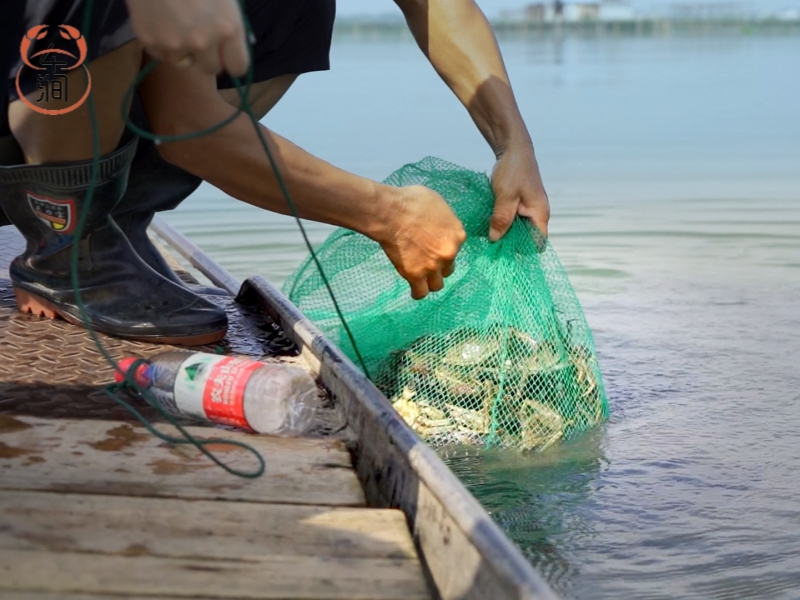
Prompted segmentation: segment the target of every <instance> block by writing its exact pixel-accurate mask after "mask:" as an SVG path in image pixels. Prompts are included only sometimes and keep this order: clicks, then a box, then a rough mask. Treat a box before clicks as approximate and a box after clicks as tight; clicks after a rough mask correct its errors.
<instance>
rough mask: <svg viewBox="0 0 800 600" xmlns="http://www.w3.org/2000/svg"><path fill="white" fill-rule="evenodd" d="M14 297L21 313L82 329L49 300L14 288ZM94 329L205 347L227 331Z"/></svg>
mask: <svg viewBox="0 0 800 600" xmlns="http://www.w3.org/2000/svg"><path fill="white" fill-rule="evenodd" d="M14 296H15V297H16V299H17V308H18V310H19V311H20V312H21V313H29V314H32V315H34V316H38V317H45V318H47V319H57V318H58V317H61V318H62V319H64V320H65V321H67V322H68V323H72V324H73V325H77V326H78V327H84V324H83V322H82V321H81V320H80V319H76V318H75V317H73V316H72V315H70V314H69V313H65V312H63V311H62V310H60V309H59V308H58V307H57V306H56V305H55V304H53V303H52V302H50V301H49V300H45V299H44V298H42V297H40V296H37V295H35V294H32V293H30V292H29V291H27V290H23V289H21V288H18V287H16V286H14ZM95 329H96V330H97V331H101V332H103V333H106V334H108V335H113V336H114V337H118V338H123V339H126V340H133V341H136V342H148V343H151V344H173V345H176V346H205V345H208V344H213V343H215V342H218V341H220V340H221V339H222V338H224V337H225V334H226V333H227V329H222V330H220V331H214V332H212V333H204V334H202V335H194V336H180V337H175V336H161V335H150V336H148V335H142V336H137V335H125V334H120V333H111V332H108V331H103V330H102V329H98V328H96V327H95Z"/></svg>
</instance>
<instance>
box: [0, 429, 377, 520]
mask: <svg viewBox="0 0 800 600" xmlns="http://www.w3.org/2000/svg"><path fill="white" fill-rule="evenodd" d="M159 428H163V430H164V431H167V430H168V428H167V427H166V426H159ZM188 430H189V431H190V432H191V433H192V434H193V435H195V436H197V437H201V438H202V437H205V438H210V437H226V438H230V439H235V440H238V441H241V442H245V443H247V444H250V445H252V446H253V447H255V448H256V449H257V450H259V451H260V452H261V453H262V455H263V456H264V459H265V461H266V463H267V470H266V473H265V475H263V476H262V477H260V478H258V479H254V480H245V479H241V478H239V477H235V476H233V475H229V474H227V473H225V472H223V471H222V470H221V469H220V468H219V467H217V466H216V465H214V464H213V463H212V462H211V461H209V460H208V459H207V458H206V457H204V456H203V455H202V454H201V453H200V452H199V451H198V450H196V449H195V448H193V447H189V446H172V445H170V444H166V443H164V442H162V441H160V440H158V439H157V438H155V437H154V436H152V435H150V434H149V433H148V432H147V431H146V430H145V429H143V428H140V427H136V426H132V425H129V424H120V423H118V422H112V421H76V420H68V419H63V420H54V419H40V418H34V417H13V418H11V417H8V416H3V415H0V489H6V490H26V489H27V490H48V491H61V492H76V493H99V494H114V495H127V496H158V497H175V498H203V499H225V500H246V501H252V502H268V503H269V502H272V503H284V504H317V505H339V506H363V505H364V493H363V491H362V489H361V486H360V484H359V482H358V479H357V478H356V476H355V473H354V472H353V468H352V462H351V458H350V455H349V453H348V452H347V450H346V449H345V447H344V444H343V443H342V442H340V441H334V440H322V439H288V438H278V437H268V436H257V435H248V434H245V433H241V432H230V431H221V430H217V429H211V428H207V427H189V428H188ZM211 449H212V450H213V451H215V452H216V453H217V454H218V456H219V457H220V458H221V459H222V460H224V461H225V462H226V463H228V464H229V465H232V466H235V467H237V468H240V469H247V470H252V469H253V468H254V466H255V464H256V463H255V459H254V458H253V456H252V454H250V453H249V452H246V451H244V450H239V449H234V448H232V447H230V446H223V445H217V444H215V445H213V446H212V447H211Z"/></svg>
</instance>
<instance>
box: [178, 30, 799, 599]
mask: <svg viewBox="0 0 800 600" xmlns="http://www.w3.org/2000/svg"><path fill="white" fill-rule="evenodd" d="M502 46H503V49H504V51H505V53H506V57H507V62H508V68H509V72H510V74H511V77H512V82H513V84H514V86H515V89H516V92H517V95H518V99H519V103H520V106H521V109H522V111H523V114H524V116H525V118H526V121H527V122H528V123H529V125H530V128H531V131H532V134H533V136H534V141H535V143H536V147H537V152H538V155H539V158H540V162H541V167H542V173H543V176H544V178H545V183H546V185H547V189H548V191H549V193H550V197H551V202H552V206H553V220H552V228H551V235H552V237H551V239H552V242H553V245H554V247H555V249H556V251H557V252H558V253H559V255H560V257H561V259H562V261H563V263H564V264H565V266H566V267H567V269H568V271H569V273H570V276H571V279H572V282H573V284H574V285H575V288H576V290H577V292H578V295H579V297H580V298H581V301H582V302H583V306H584V309H585V311H586V314H587V318H588V320H589V323H590V325H591V326H592V327H593V329H594V331H595V337H596V342H597V346H598V350H599V354H600V363H601V367H602V368H603V371H604V374H605V380H606V384H607V387H608V391H609V395H610V403H611V410H612V418H611V421H610V423H608V424H607V426H606V427H604V428H603V429H602V430H599V431H597V432H594V433H593V434H591V435H589V436H587V437H585V438H583V439H580V440H577V441H575V442H573V443H570V444H569V445H565V446H562V447H559V448H554V449H552V450H550V451H548V452H546V453H544V454H540V455H530V456H519V455H517V454H515V453H508V452H506V453H502V452H491V453H479V454H478V455H476V456H466V457H463V456H462V457H457V458H448V459H447V460H448V462H449V464H450V466H451V467H452V468H453V469H454V470H455V471H456V472H457V473H458V474H459V475H460V476H461V477H462V479H463V480H464V481H465V483H466V484H467V485H468V486H469V487H470V488H471V489H472V491H473V492H474V493H475V494H476V496H477V497H478V498H479V499H480V500H481V501H482V502H483V503H484V505H485V506H486V507H487V508H488V509H489V510H490V511H491V513H492V514H493V516H494V517H495V518H496V520H497V521H498V522H499V523H500V524H501V526H503V527H504V528H505V529H506V531H507V532H508V534H509V535H510V537H511V538H512V539H514V541H515V542H516V543H517V544H519V546H520V547H521V548H522V550H523V552H524V553H525V555H526V556H528V557H529V559H530V560H531V562H532V563H533V564H534V565H535V566H536V567H537V568H538V569H539V570H540V571H541V572H542V573H543V574H544V575H545V577H546V578H547V579H548V581H550V583H551V584H552V585H553V587H554V588H555V589H556V590H558V591H559V592H560V593H561V594H563V595H564V596H565V597H569V598H675V597H681V598H718V599H723V598H798V597H800V486H798V485H797V472H798V470H799V469H800V444H798V434H797V430H798V428H799V427H800V369H799V368H798V358H797V357H798V356H800V300H799V299H800V108H798V107H800V38H798V36H797V35H796V34H794V35H775V36H766V35H760V34H755V35H747V36H741V35H729V34H726V35H707V36H694V37H686V36H683V37H682V36H673V37H633V36H627V37H612V36H591V35H586V36H582V37H579V36H572V37H570V36H567V37H561V38H559V37H556V36H545V37H532V38H528V39H516V40H503V41H502ZM332 62H333V71H332V72H331V73H326V74H315V75H309V76H305V77H303V78H301V79H300V80H299V81H298V83H297V84H296V86H295V87H294V88H293V89H292V90H291V91H290V92H289V94H288V95H287V97H286V98H285V100H284V101H283V103H282V104H281V105H279V106H278V107H277V108H276V109H275V111H274V113H273V114H272V115H270V117H269V118H268V119H267V121H266V122H267V124H268V125H270V126H271V127H272V128H274V129H275V130H276V131H277V132H279V133H281V134H283V135H285V136H287V137H289V138H290V139H292V140H293V141H295V142H297V143H299V144H300V145H302V146H303V147H305V148H306V149H308V150H310V151H312V152H314V153H316V154H318V155H319V156H321V157H323V158H325V159H327V160H329V161H331V162H333V163H334V164H336V165H339V166H342V167H344V168H347V169H350V170H353V171H355V172H357V173H360V174H363V175H366V176H370V177H373V178H383V177H384V176H386V175H388V174H389V173H390V172H392V171H393V170H395V169H396V168H397V167H399V166H400V165H402V164H404V163H407V162H412V161H416V160H418V159H419V158H421V157H423V156H425V155H435V156H440V157H442V158H445V159H447V160H450V161H452V162H455V163H458V164H462V165H464V166H467V167H470V168H474V169H482V170H489V169H490V168H491V165H492V156H491V153H490V152H489V150H488V148H487V147H486V145H485V142H484V141H483V140H482V138H481V137H480V135H479V134H478V133H477V132H476V131H475V130H474V128H472V127H471V126H470V122H469V119H468V116H467V115H466V113H465V111H464V110H463V109H461V108H460V107H459V105H458V104H457V103H456V102H455V101H454V100H453V99H452V98H451V97H450V96H449V93H448V92H447V90H446V89H445V88H444V87H443V86H442V85H441V84H440V83H439V82H438V80H437V78H436V75H435V74H434V73H433V71H432V69H431V68H430V67H429V66H428V65H427V64H426V63H425V62H424V61H423V60H422V58H421V55H419V53H418V51H417V50H416V48H415V47H414V46H413V45H412V44H411V43H410V42H409V41H408V40H406V41H403V40H391V41H386V40H384V41H382V40H380V39H369V40H357V39H350V38H345V39H341V38H340V39H338V40H337V41H336V45H335V48H334V52H333V56H332ZM168 219H169V220H170V221H171V222H172V223H174V224H176V225H177V226H179V227H180V228H181V229H182V230H183V231H184V232H185V233H186V234H187V235H189V237H191V238H192V239H193V240H194V241H196V242H197V243H198V244H199V245H200V246H201V247H202V248H204V249H205V250H206V251H207V252H209V254H211V256H212V257H214V258H216V259H217V260H218V261H219V262H220V263H221V264H223V265H224V266H225V267H227V268H228V269H229V270H231V271H232V272H233V273H234V274H235V275H237V276H238V277H240V278H244V277H246V276H248V275H251V274H255V273H258V274H261V275H265V276H267V277H268V278H270V279H272V280H273V281H274V282H276V283H278V284H280V283H281V282H282V281H283V279H284V278H285V277H286V276H287V274H288V273H290V272H291V271H292V270H293V268H294V267H295V266H296V265H297V264H298V263H299V261H300V260H301V259H302V257H303V256H304V255H305V250H304V248H303V247H302V242H301V239H300V236H299V234H298V233H297V231H296V226H295V225H294V224H293V223H292V222H291V221H290V220H288V219H285V218H283V217H277V216H273V215H269V214H267V213H264V212H261V211H259V210H257V209H253V208H251V207H247V206H244V205H241V204H239V203H237V202H235V201H233V200H231V199H227V198H225V197H224V195H223V194H221V193H220V192H218V191H216V190H214V189H212V188H206V187H204V188H201V190H199V191H198V193H196V194H195V196H194V197H193V198H191V199H190V200H189V201H187V202H186V203H185V204H184V205H183V206H182V207H181V208H180V209H179V210H178V211H176V212H175V213H173V214H171V215H169V217H168ZM309 230H310V233H311V237H312V240H314V242H315V243H319V242H321V241H322V240H323V239H324V238H325V236H326V235H327V233H328V232H329V231H330V228H328V227H326V226H322V225H318V224H312V225H310V226H309Z"/></svg>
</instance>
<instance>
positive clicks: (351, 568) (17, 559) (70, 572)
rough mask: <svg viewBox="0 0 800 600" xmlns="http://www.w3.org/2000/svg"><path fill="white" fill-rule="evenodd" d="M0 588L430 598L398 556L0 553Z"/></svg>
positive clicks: (355, 599)
mask: <svg viewBox="0 0 800 600" xmlns="http://www.w3.org/2000/svg"><path fill="white" fill-rule="evenodd" d="M0 590H15V591H20V590H31V591H37V592H63V593H66V594H69V593H73V594H79V593H84V594H99V593H102V594H107V595H109V596H110V595H122V594H138V595H140V596H152V595H160V596H173V597H185V598H264V599H275V598H286V599H288V598H293V599H298V600H299V599H314V600H338V599H342V600H344V599H347V600H359V599H365V600H366V599H371V600H395V599H398V600H399V599H401V598H402V599H403V600H415V599H422V598H430V595H429V593H428V590H427V588H426V587H425V583H424V581H423V578H422V576H421V573H420V569H419V565H416V564H415V563H414V562H413V561H409V560H405V559H397V560H392V559H350V558H320V557H305V556H289V557H287V556H269V557H265V560H263V561H255V562H252V561H245V560H237V561H221V560H219V561H213V562H210V561H207V560H205V561H203V560H191V559H175V558H163V557H149V556H139V557H127V556H108V555H103V554H77V553H54V552H36V551H19V550H0Z"/></svg>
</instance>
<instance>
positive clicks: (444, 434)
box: [284, 158, 608, 450]
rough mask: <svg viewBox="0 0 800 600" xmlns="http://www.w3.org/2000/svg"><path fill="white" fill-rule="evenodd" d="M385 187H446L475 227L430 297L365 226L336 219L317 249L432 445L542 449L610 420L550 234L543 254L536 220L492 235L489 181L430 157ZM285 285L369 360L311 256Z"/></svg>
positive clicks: (374, 370) (409, 418) (389, 392)
mask: <svg viewBox="0 0 800 600" xmlns="http://www.w3.org/2000/svg"><path fill="white" fill-rule="evenodd" d="M385 183H387V184H389V185H394V186H406V185H412V184H421V185H424V186H427V187H429V188H431V189H433V190H435V191H437V192H439V194H441V195H442V196H443V197H444V198H445V200H446V201H447V202H448V203H449V204H450V206H451V207H452V208H453V211H454V212H455V214H456V215H457V216H458V218H459V219H461V221H462V223H463V224H464V228H465V230H466V232H467V240H466V242H465V243H464V245H463V246H462V248H461V251H460V253H459V255H458V258H457V259H456V271H455V273H454V274H453V275H451V276H450V277H449V278H448V279H447V280H446V282H445V288H444V290H442V291H440V292H437V293H434V294H430V295H429V296H428V297H427V298H425V299H424V300H420V301H417V300H413V299H412V298H411V296H410V292H409V287H408V284H407V283H406V281H405V280H403V279H402V278H401V277H400V276H399V275H398V274H397V272H396V271H395V269H394V267H393V266H392V264H391V263H390V262H389V259H388V258H386V256H385V255H384V253H383V251H382V249H381V247H380V246H379V245H378V244H377V243H376V242H373V241H372V240H370V239H368V238H366V237H364V236H362V235H360V234H357V233H354V232H353V231H350V230H346V229H339V230H337V231H335V232H334V233H333V234H332V235H331V236H330V237H329V238H328V239H327V240H326V242H325V243H324V244H323V245H322V247H321V248H320V249H319V251H318V252H317V257H318V260H319V262H320V264H321V265H322V268H323V270H324V272H325V275H326V276H327V278H328V281H329V283H330V285H331V287H332V289H333V292H334V294H335V296H336V299H337V301H338V303H339V306H340V308H341V310H342V312H343V314H344V317H345V319H346V321H347V324H348V325H349V327H350V330H351V332H352V334H353V337H354V339H355V341H356V345H357V346H358V350H359V353H360V355H361V357H362V358H363V365H362V368H363V367H366V369H367V371H368V375H369V376H370V378H371V379H372V380H373V381H374V383H375V384H376V385H377V386H378V387H379V388H380V389H381V391H383V392H384V393H385V394H386V396H387V397H388V398H389V400H390V401H391V402H392V405H393V406H394V408H395V409H396V410H397V412H398V413H399V414H400V415H401V416H402V417H403V418H404V419H405V420H406V422H407V423H408V424H409V425H410V426H411V427H412V428H413V429H414V430H415V431H416V432H417V433H419V434H420V435H421V436H422V437H423V438H424V439H426V440H427V441H428V442H429V443H431V444H432V445H436V446H441V445H451V444H453V445H461V444H470V445H484V446H506V447H516V448H520V449H523V450H532V449H539V450H542V449H545V448H547V447H549V446H551V445H553V444H555V443H557V442H558V441H560V440H563V439H567V438H569V437H570V436H573V435H575V434H577V433H579V432H581V431H584V430H587V429H589V428H591V427H593V426H595V425H597V424H598V423H600V422H601V421H603V420H604V419H605V418H607V416H608V403H607V400H606V395H605V392H604V389H603V383H602V379H601V375H600V370H599V368H598V365H597V359H596V355H595V349H594V343H593V340H592V334H591V331H590V330H589V327H588V326H587V324H586V319H585V318H584V315H583V311H582V310H581V307H580V304H579V303H578V299H577V297H576V296H575V292H574V290H573V289H572V286H571V285H570V283H569V280H568V279H567V275H566V272H565V271H564V268H563V267H562V266H561V263H560V262H559V260H558V258H557V257H556V254H555V252H554V251H553V249H552V247H551V246H550V245H549V244H547V245H546V246H544V250H543V251H540V250H539V249H540V248H541V247H542V246H543V242H542V241H541V235H540V234H539V233H538V231H537V230H536V229H535V228H534V227H533V226H532V225H531V224H530V223H529V222H528V220H527V219H520V218H518V219H516V220H515V222H514V224H513V225H512V227H511V229H510V231H509V232H508V234H506V235H505V236H504V237H503V238H502V239H501V240H500V241H499V242H496V243H490V241H489V238H488V231H489V219H490V217H491V214H492V208H493V205H494V195H493V193H492V189H491V186H490V182H489V179H488V177H487V176H486V175H485V174H482V173H475V172H472V171H469V170H466V169H463V168H460V167H458V166H455V165H452V164H449V163H447V162H444V161H442V160H439V159H436V158H426V159H424V160H422V161H421V162H419V163H416V164H413V165H407V166H405V167H403V168H402V169H400V170H399V171H397V172H395V173H394V174H392V175H391V176H390V177H389V178H388V179H387V180H386V181H385ZM537 241H538V247H537ZM284 291H285V292H286V294H287V295H288V296H289V298H290V299H291V300H292V301H293V302H294V303H295V304H296V305H297V306H298V307H299V308H300V309H301V310H302V311H303V312H304V313H305V314H306V315H307V316H308V317H309V318H310V319H311V320H312V321H313V322H314V323H315V324H316V325H317V326H318V327H319V328H320V329H321V330H322V332H323V333H324V334H325V335H326V336H328V337H329V338H330V339H331V340H332V341H333V342H335V343H336V344H338V345H339V347H340V348H341V349H342V350H343V351H344V353H345V354H347V355H348V356H349V357H350V358H351V359H352V360H353V361H354V362H355V363H356V364H357V365H359V364H360V361H359V360H358V357H357V354H356V352H355V351H354V348H353V345H352V344H351V342H350V340H349V338H348V336H347V334H346V332H345V330H344V328H343V326H342V323H341V321H340V319H339V317H338V316H337V314H336V311H335V308H334V306H333V303H332V301H331V299H330V295H329V293H328V290H327V289H326V286H325V283H324V281H323V279H322V277H321V276H320V274H319V270H318V269H317V267H316V265H315V264H314V262H313V260H311V258H309V259H307V260H306V261H305V262H304V263H303V264H302V265H301V266H300V268H299V269H298V270H297V271H296V272H295V273H294V274H293V275H292V276H291V278H290V279H289V280H288V281H287V282H286V284H285V286H284Z"/></svg>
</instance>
